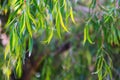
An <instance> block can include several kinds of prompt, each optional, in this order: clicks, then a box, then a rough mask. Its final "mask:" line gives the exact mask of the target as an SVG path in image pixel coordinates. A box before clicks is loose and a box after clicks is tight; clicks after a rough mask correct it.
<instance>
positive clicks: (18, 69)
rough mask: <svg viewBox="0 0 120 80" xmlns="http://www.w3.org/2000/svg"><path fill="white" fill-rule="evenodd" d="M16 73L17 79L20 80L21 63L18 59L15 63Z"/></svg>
mask: <svg viewBox="0 0 120 80" xmlns="http://www.w3.org/2000/svg"><path fill="white" fill-rule="evenodd" d="M16 73H17V76H18V78H20V77H21V75H22V62H21V59H20V58H19V59H18V62H17V67H16Z"/></svg>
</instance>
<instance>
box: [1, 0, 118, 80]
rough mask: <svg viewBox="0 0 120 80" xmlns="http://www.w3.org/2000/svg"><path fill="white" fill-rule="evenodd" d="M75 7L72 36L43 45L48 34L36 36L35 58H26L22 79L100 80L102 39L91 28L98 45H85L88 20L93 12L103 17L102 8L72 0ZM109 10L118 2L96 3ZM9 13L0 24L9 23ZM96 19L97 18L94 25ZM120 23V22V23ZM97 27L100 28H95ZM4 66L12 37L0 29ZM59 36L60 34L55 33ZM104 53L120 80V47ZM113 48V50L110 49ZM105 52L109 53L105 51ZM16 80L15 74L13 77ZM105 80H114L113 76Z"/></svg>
mask: <svg viewBox="0 0 120 80" xmlns="http://www.w3.org/2000/svg"><path fill="white" fill-rule="evenodd" d="M71 1H72V2H71V3H72V6H73V15H74V18H75V22H76V23H75V24H74V23H72V21H71V20H69V22H68V23H69V26H68V27H69V30H70V33H66V32H64V33H62V38H61V39H59V38H58V37H57V36H54V37H53V39H52V40H51V42H50V43H49V44H42V43H41V39H42V38H43V37H44V35H42V36H39V35H34V40H33V44H34V45H33V52H32V55H31V57H28V55H26V57H27V58H26V61H25V64H24V65H23V72H22V73H23V74H22V77H21V79H20V80H98V75H97V74H96V71H97V68H96V67H97V58H98V56H97V53H98V50H99V44H98V43H97V42H98V41H99V40H98V39H99V38H101V36H99V34H98V36H97V39H96V34H97V32H96V34H95V32H94V30H93V29H92V28H91V29H90V36H91V39H92V41H93V42H95V43H94V44H90V43H89V42H88V41H86V43H85V44H84V45H83V40H84V28H85V24H86V22H87V20H88V19H89V18H90V16H91V15H90V12H92V10H94V11H93V12H96V13H95V16H97V17H101V16H100V9H99V8H97V6H96V8H95V9H92V10H91V8H90V4H91V0H71ZM96 1H99V4H100V5H102V6H103V7H105V8H110V7H112V6H114V5H115V1H114V0H96ZM6 19H7V14H6V15H3V14H0V25H3V24H5V22H6ZM94 21H96V18H95V17H94V18H93V22H94ZM118 23H119V22H118ZM94 26H96V25H94ZM0 35H1V37H0V44H1V45H0V67H1V66H2V65H3V63H4V62H3V52H4V51H3V50H4V45H5V44H6V43H7V40H8V36H7V34H4V30H3V29H2V27H0ZM55 35H57V34H55ZM104 46H105V48H104V50H105V51H107V53H108V54H109V57H110V59H108V58H109V57H108V56H104V59H105V60H108V61H109V60H112V64H113V68H112V69H111V72H112V75H113V76H112V80H120V59H119V58H120V54H119V53H120V46H116V45H109V46H108V45H106V43H104ZM108 47H109V48H108ZM102 53H105V52H104V51H103V52H102ZM3 77H4V76H3V75H2V69H0V79H1V80H2V79H3ZM11 77H12V79H13V80H14V78H15V75H14V71H13V74H12V75H11ZM105 80H110V78H109V76H108V77H106V78H105Z"/></svg>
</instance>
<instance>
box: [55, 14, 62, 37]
mask: <svg viewBox="0 0 120 80" xmlns="http://www.w3.org/2000/svg"><path fill="white" fill-rule="evenodd" d="M56 29H57V33H58V36H59V38H61V33H60V32H61V30H60V19H59V16H58V14H57V15H56Z"/></svg>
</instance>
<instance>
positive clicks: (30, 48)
mask: <svg viewBox="0 0 120 80" xmlns="http://www.w3.org/2000/svg"><path fill="white" fill-rule="evenodd" d="M32 48H33V39H32V38H29V57H30V56H31V53H32Z"/></svg>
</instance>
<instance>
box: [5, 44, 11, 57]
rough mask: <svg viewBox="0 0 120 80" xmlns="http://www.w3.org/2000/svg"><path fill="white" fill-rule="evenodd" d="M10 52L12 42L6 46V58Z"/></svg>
mask: <svg viewBox="0 0 120 80" xmlns="http://www.w3.org/2000/svg"><path fill="white" fill-rule="evenodd" d="M9 52H10V44H9V43H8V44H7V46H6V47H5V53H4V59H6V57H7V55H8V53H9Z"/></svg>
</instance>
